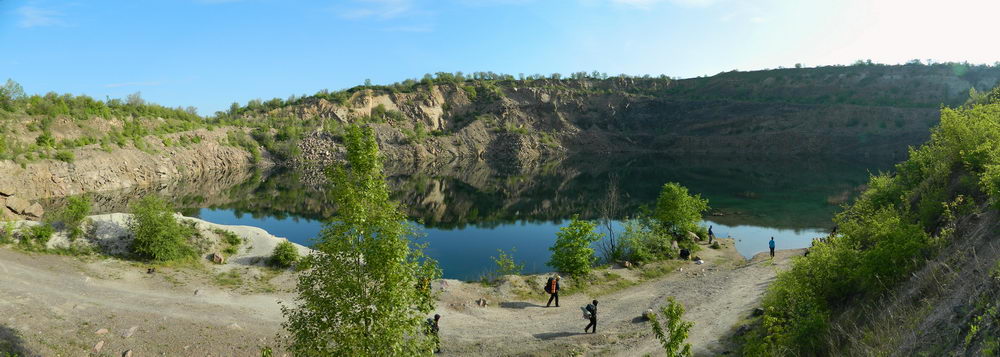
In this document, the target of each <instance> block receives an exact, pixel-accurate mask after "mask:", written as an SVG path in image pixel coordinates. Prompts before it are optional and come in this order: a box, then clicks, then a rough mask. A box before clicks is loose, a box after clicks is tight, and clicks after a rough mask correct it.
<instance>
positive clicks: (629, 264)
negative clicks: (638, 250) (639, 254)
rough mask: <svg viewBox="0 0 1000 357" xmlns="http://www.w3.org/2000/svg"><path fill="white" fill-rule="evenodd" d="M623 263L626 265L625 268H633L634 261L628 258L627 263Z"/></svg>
mask: <svg viewBox="0 0 1000 357" xmlns="http://www.w3.org/2000/svg"><path fill="white" fill-rule="evenodd" d="M622 265H624V266H625V268H631V267H632V262H630V261H628V260H626V261H625V263H624V264H622Z"/></svg>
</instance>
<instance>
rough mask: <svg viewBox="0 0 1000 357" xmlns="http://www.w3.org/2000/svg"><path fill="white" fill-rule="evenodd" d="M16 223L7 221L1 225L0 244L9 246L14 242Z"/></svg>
mask: <svg viewBox="0 0 1000 357" xmlns="http://www.w3.org/2000/svg"><path fill="white" fill-rule="evenodd" d="M15 230H16V229H15V228H14V222H13V221H6V222H3V225H0V244H7V243H10V242H12V241H13V240H14V231H15Z"/></svg>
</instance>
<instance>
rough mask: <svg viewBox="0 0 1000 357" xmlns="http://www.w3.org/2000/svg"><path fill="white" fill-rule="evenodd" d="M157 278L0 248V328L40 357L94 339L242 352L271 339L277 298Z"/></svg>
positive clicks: (171, 349) (143, 349)
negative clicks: (15, 336)
mask: <svg viewBox="0 0 1000 357" xmlns="http://www.w3.org/2000/svg"><path fill="white" fill-rule="evenodd" d="M162 275H164V274H160V273H158V274H153V275H147V274H145V272H144V271H142V269H140V268H138V267H131V268H130V267H128V266H126V265H123V264H122V263H121V262H115V261H97V262H93V263H84V262H79V261H76V260H75V259H72V258H67V257H59V256H50V255H27V254H23V253H20V252H14V251H10V250H7V249H0V329H3V328H6V329H8V330H9V329H14V330H16V331H18V333H19V334H20V337H19V338H18V339H16V340H17V341H16V343H14V344H15V345H19V346H15V347H16V348H17V349H23V350H25V351H27V353H26V354H27V355H41V356H60V355H62V356H80V355H86V351H89V350H92V349H93V347H94V345H95V344H97V343H98V342H100V341H104V344H103V346H102V349H101V351H102V352H103V353H104V354H106V355H109V356H119V355H121V354H122V353H123V352H124V351H126V350H128V349H131V350H133V352H134V353H135V354H136V355H139V356H152V355H168V356H181V355H199V356H249V355H254V354H257V353H259V352H257V349H258V346H261V345H273V344H274V342H273V337H274V336H275V334H276V333H277V332H278V330H279V329H280V324H281V322H282V321H283V318H282V316H281V311H280V310H279V306H278V300H279V298H281V296H282V295H280V294H277V295H275V294H271V295H237V294H232V293H230V292H228V291H226V290H224V289H222V288H218V287H211V286H210V285H209V284H199V283H197V282H195V281H194V280H195V279H192V282H191V283H189V284H185V285H183V286H181V287H175V286H173V283H171V282H167V281H164V277H163V276H162ZM181 279H183V277H181ZM195 290H199V293H198V294H197V295H195V293H194V292H195ZM133 326H134V327H135V329H134V330H133V331H132V333H131V334H130V333H128V331H129V330H131V329H132V327H133ZM101 329H106V330H107V333H101V334H98V333H97V332H98V331H99V330H101ZM0 337H2V336H0Z"/></svg>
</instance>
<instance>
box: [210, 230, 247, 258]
mask: <svg viewBox="0 0 1000 357" xmlns="http://www.w3.org/2000/svg"><path fill="white" fill-rule="evenodd" d="M212 231H213V232H215V234H216V235H218V236H219V237H222V243H223V244H224V245H225V248H223V250H222V252H223V253H226V255H227V256H233V255H236V254H237V253H239V252H240V245H242V244H243V238H240V236H238V235H236V234H235V233H233V232H230V231H227V230H225V229H218V228H216V229H213V230H212Z"/></svg>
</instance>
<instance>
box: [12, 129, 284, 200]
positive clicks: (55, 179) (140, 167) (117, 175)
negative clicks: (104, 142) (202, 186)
mask: <svg viewBox="0 0 1000 357" xmlns="http://www.w3.org/2000/svg"><path fill="white" fill-rule="evenodd" d="M228 130H238V129H232V128H227V129H217V130H214V131H208V130H196V131H194V132H191V133H188V134H192V133H193V134H195V135H199V136H201V137H203V140H201V142H200V143H197V144H191V145H189V146H185V147H176V146H175V147H166V146H163V145H162V144H159V143H157V142H156V141H157V140H149V141H150V142H151V143H150V144H149V149H147V150H146V151H143V150H139V149H136V148H134V147H131V146H130V147H126V148H120V149H115V150H114V151H113V152H110V153H109V152H105V151H102V150H100V148H98V147H97V145H90V146H88V147H84V148H82V149H78V150H76V159H75V160H74V161H73V162H72V163H66V162H61V161H52V160H45V161H40V162H33V163H29V164H27V165H25V167H23V168H22V167H21V166H19V165H18V164H16V163H14V162H13V161H0V172H3V173H4V175H0V187H17V195H16V196H14V197H17V198H18V199H25V200H28V199H39V198H49V197H63V196H70V195H76V194H81V193H85V192H95V191H110V190H121V189H127V188H133V187H149V186H154V185H157V184H160V183H164V182H169V181H176V180H181V179H184V178H192V177H195V178H204V179H205V180H203V181H212V180H213V178H214V177H218V176H225V175H229V174H232V173H235V172H245V171H247V170H248V169H249V168H250V167H253V166H254V165H255V163H254V161H253V157H252V156H251V155H250V154H249V153H247V152H246V151H244V150H243V149H240V148H237V147H233V146H227V145H223V144H221V143H220V141H221V140H222V138H225V136H226V133H227V131H228ZM263 164H266V163H263ZM15 207H16V211H17V212H18V213H24V212H25V211H26V210H28V209H29V208H30V205H29V206H23V204H22V203H21V202H20V201H17V202H16V203H15Z"/></svg>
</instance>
